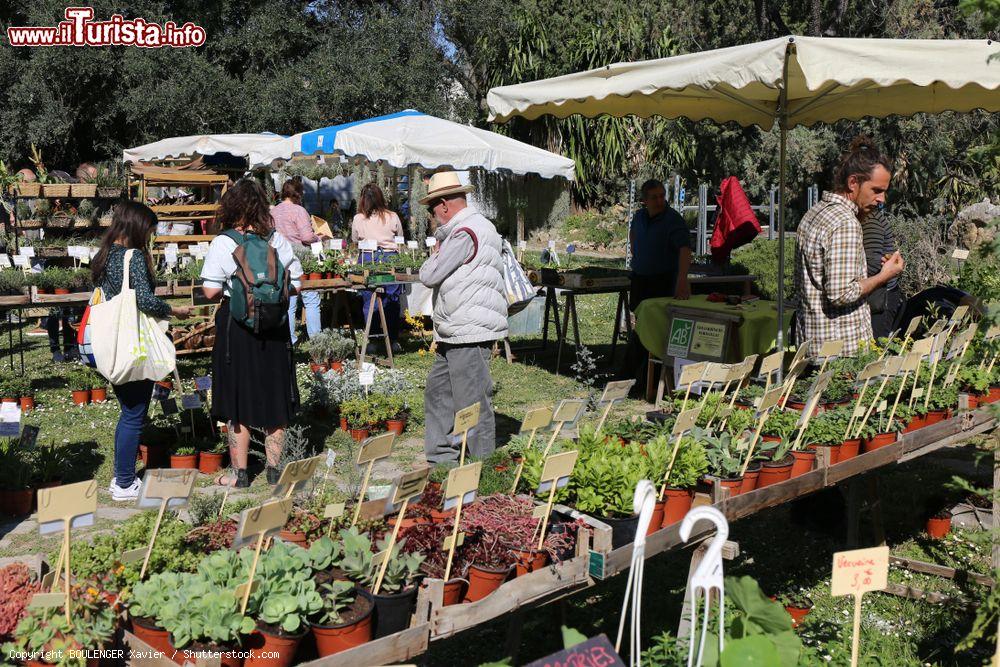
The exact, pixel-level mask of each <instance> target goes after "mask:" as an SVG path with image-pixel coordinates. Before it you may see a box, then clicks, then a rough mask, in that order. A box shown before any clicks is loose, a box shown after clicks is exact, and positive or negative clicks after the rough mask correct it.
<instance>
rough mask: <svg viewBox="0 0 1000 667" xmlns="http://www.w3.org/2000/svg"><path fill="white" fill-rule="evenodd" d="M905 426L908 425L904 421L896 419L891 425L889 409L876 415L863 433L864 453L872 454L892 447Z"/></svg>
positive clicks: (862, 446) (866, 425) (862, 445)
mask: <svg viewBox="0 0 1000 667" xmlns="http://www.w3.org/2000/svg"><path fill="white" fill-rule="evenodd" d="M897 411H898V408H897ZM905 426H906V424H905V423H904V422H903V421H901V420H899V419H895V417H894V418H893V420H892V424H890V423H889V410H888V409H886V410H883V411H882V412H876V413H874V414H873V415H872V417H871V419H869V420H868V423H867V424H865V428H864V429H862V431H861V449H862V451H864V452H871V451H874V450H876V449H881V448H882V447H885V446H887V445H891V444H892V443H894V442H896V436H897V435H898V434H899V432H900V431H902V430H903V428H904V427H905Z"/></svg>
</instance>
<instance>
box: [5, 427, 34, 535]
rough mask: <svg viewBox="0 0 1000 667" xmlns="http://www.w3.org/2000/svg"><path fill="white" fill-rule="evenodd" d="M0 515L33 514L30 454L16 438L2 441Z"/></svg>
mask: <svg viewBox="0 0 1000 667" xmlns="http://www.w3.org/2000/svg"><path fill="white" fill-rule="evenodd" d="M0 466H2V468H0V469H2V470H3V471H4V474H3V476H0V513H3V514H7V515H10V516H23V515H26V514H31V503H32V499H33V498H34V492H33V491H32V490H31V488H30V487H29V483H30V482H31V474H32V458H31V456H30V452H28V451H27V450H24V449H22V448H21V447H19V445H18V441H17V439H15V438H10V439H8V438H4V439H0Z"/></svg>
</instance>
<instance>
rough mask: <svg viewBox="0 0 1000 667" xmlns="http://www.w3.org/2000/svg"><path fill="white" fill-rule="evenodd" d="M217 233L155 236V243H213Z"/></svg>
mask: <svg viewBox="0 0 1000 667" xmlns="http://www.w3.org/2000/svg"><path fill="white" fill-rule="evenodd" d="M215 237H216V234H185V235H181V236H169V235H162V236H154V237H153V243H176V244H177V245H179V246H180V245H196V244H198V243H204V242H205V241H207V242H209V243H211V242H212V239H214V238H215Z"/></svg>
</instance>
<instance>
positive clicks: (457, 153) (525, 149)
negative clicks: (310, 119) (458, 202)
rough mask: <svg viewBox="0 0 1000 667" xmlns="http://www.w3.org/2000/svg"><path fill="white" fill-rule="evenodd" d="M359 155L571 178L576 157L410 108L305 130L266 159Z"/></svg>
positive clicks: (394, 163)
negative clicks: (572, 158) (296, 156)
mask: <svg viewBox="0 0 1000 667" xmlns="http://www.w3.org/2000/svg"><path fill="white" fill-rule="evenodd" d="M331 154H340V155H344V156H347V157H355V156H361V157H364V158H366V159H368V160H369V161H372V162H374V161H377V160H382V161H384V162H386V163H387V164H388V165H389V166H391V167H395V168H397V169H403V168H406V167H409V166H413V165H420V166H422V167H426V168H428V169H438V168H441V167H449V168H452V169H456V170H465V169H476V168H478V169H484V170H486V171H509V172H511V173H514V174H529V173H535V174H538V175H540V176H542V177H544V178H554V177H556V176H562V177H563V178H566V179H573V177H574V171H575V164H574V162H573V160H571V159H569V158H565V157H563V156H561V155H557V154H556V153H551V152H549V151H547V150H543V149H541V148H537V147H535V146H532V145H530V144H525V143H522V142H520V141H517V140H515V139H511V138H510V137H505V136H503V135H501V134H497V133H495V132H490V131H488V130H482V129H479V128H477V127H472V126H470V125H462V124H461V123H454V122H452V121H450V120H444V119H443V118H437V117H435V116H429V115H427V114H424V113H421V112H419V111H414V110H412V109H408V110H406V111H401V112H399V113H395V114H390V115H387V116H378V117H376V118H369V119H367V120H361V121H357V122H353V123H345V124H343V125H332V126H330V127H324V128H322V129H319V130H312V131H310V132H302V133H299V134H295V135H292V136H290V137H288V138H287V139H284V140H283V141H282V142H280V143H276V144H274V145H273V146H269V152H268V153H267V158H268V159H266V162H268V163H269V162H271V161H272V160H274V159H279V158H282V159H290V158H291V157H292V156H293V155H331Z"/></svg>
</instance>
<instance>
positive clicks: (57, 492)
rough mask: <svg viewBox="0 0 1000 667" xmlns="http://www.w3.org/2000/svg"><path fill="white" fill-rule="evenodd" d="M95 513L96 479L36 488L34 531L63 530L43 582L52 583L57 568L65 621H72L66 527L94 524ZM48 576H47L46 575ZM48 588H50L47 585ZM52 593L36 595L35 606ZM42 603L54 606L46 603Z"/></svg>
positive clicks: (68, 541)
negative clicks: (53, 563) (51, 568)
mask: <svg viewBox="0 0 1000 667" xmlns="http://www.w3.org/2000/svg"><path fill="white" fill-rule="evenodd" d="M96 514H97V480H93V479H92V480H89V481H86V482H77V483H76V484H67V485H66V486H57V487H53V488H50V489H38V516H37V519H38V532H39V534H41V535H48V534H49V533H55V532H59V530H60V529H62V532H63V544H62V550H61V551H60V552H59V559H58V561H57V563H56V569H55V570H54V571H53V572H52V573H50V574H51V580H50V581H48V582H47V583H48V584H49V585H50V586H52V585H54V584H55V582H56V581H57V580H58V579H59V574H60V571H62V574H63V575H64V577H65V587H64V588H65V590H64V593H65V600H60V601H59V602H56V604H59V603H60V602H64V603H65V606H66V622H67V623H69V624H70V625H72V623H73V620H72V614H71V609H70V594H69V591H70V585H69V584H70V578H71V576H72V575H71V574H70V569H69V564H70V539H69V537H70V531H71V530H72V528H73V527H78V528H79V527H82V526H92V525H94V515H96ZM47 579H48V577H47ZM43 583H46V582H43ZM50 592H51V589H50ZM54 598H55V596H54V595H53V596H50V597H49V598H39V606H41V604H42V602H45V601H48V602H51V601H52V600H54ZM45 606H55V605H53V604H46V605H45Z"/></svg>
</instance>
